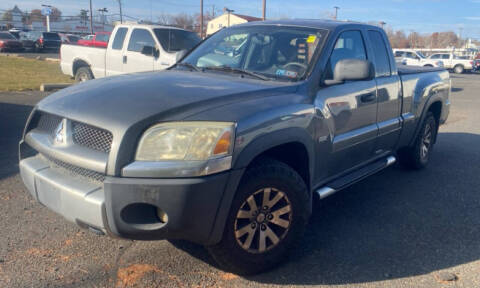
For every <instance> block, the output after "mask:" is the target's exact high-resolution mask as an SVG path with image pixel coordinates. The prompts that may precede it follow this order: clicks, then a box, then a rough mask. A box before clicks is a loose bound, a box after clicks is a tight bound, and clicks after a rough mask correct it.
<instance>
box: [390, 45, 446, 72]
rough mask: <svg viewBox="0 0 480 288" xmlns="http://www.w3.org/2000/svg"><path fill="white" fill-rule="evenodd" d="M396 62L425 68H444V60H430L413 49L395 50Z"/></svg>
mask: <svg viewBox="0 0 480 288" xmlns="http://www.w3.org/2000/svg"><path fill="white" fill-rule="evenodd" d="M393 53H394V55H395V61H396V62H397V63H401V64H403V65H410V66H423V67H440V68H443V67H444V65H443V61H442V60H438V59H437V60H433V59H428V58H427V57H425V55H423V54H422V53H421V52H419V51H415V50H413V49H393Z"/></svg>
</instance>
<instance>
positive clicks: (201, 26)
mask: <svg viewBox="0 0 480 288" xmlns="http://www.w3.org/2000/svg"><path fill="white" fill-rule="evenodd" d="M200 38H202V39H203V0H200Z"/></svg>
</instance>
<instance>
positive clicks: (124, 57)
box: [123, 55, 127, 64]
mask: <svg viewBox="0 0 480 288" xmlns="http://www.w3.org/2000/svg"><path fill="white" fill-rule="evenodd" d="M123 64H127V56H126V55H124V56H123Z"/></svg>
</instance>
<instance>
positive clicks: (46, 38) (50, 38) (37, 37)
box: [20, 31, 62, 52]
mask: <svg viewBox="0 0 480 288" xmlns="http://www.w3.org/2000/svg"><path fill="white" fill-rule="evenodd" d="M20 40H21V41H22V43H23V46H24V47H25V49H27V50H29V51H33V52H44V51H55V52H56V51H58V50H59V49H60V45H62V40H61V38H60V35H59V34H58V33H55V32H41V31H30V32H27V33H22V34H21V35H20Z"/></svg>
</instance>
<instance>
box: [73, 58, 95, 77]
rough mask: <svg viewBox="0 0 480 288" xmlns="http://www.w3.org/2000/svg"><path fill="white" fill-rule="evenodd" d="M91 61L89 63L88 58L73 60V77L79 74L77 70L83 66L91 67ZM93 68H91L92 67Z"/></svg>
mask: <svg viewBox="0 0 480 288" xmlns="http://www.w3.org/2000/svg"><path fill="white" fill-rule="evenodd" d="M90 66H91V65H90V63H88V62H87V61H86V60H84V59H75V60H73V65H72V73H73V77H75V74H77V71H78V69H80V68H81V67H88V68H89V69H90ZM90 70H91V69H90Z"/></svg>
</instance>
